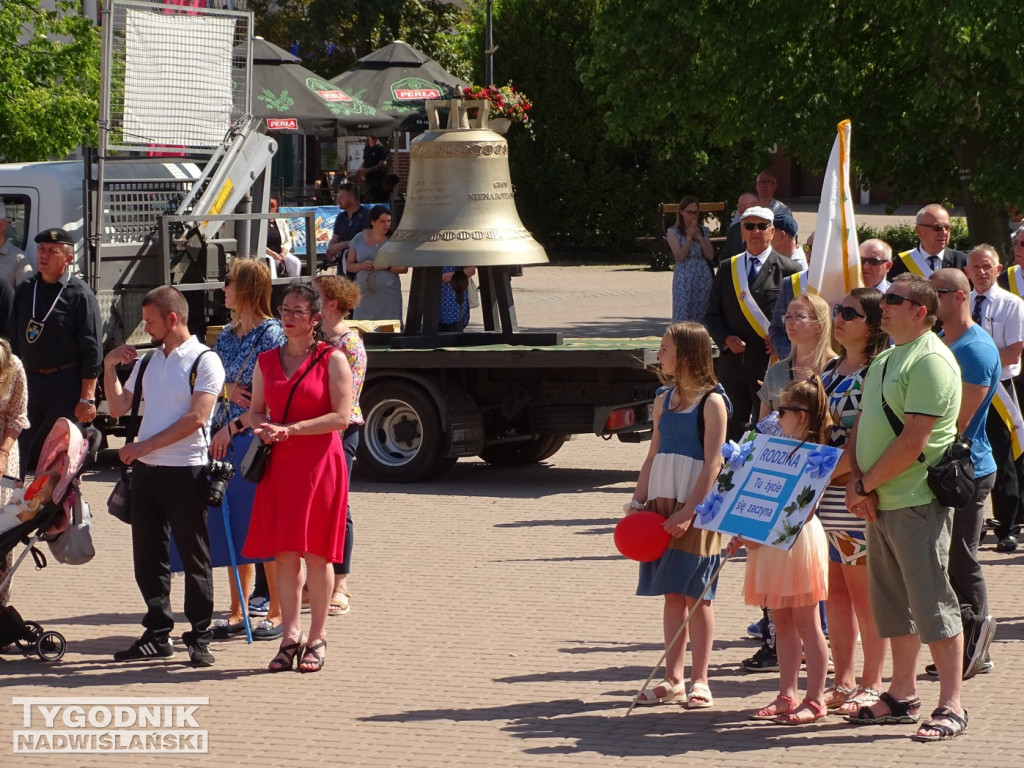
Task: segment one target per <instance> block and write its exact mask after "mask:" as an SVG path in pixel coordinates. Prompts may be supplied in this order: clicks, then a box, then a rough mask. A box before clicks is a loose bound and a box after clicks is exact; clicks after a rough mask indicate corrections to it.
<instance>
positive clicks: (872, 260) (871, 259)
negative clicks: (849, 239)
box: [860, 256, 891, 267]
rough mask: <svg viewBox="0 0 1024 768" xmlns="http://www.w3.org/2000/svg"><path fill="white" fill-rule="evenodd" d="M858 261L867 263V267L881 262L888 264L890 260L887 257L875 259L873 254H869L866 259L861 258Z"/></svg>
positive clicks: (878, 264) (875, 265)
mask: <svg viewBox="0 0 1024 768" xmlns="http://www.w3.org/2000/svg"><path fill="white" fill-rule="evenodd" d="M860 263H861V264H867V265H868V266H869V267H880V266H882V265H883V264H889V263H891V262H890V261H889V260H888V259H876V258H875V257H873V256H869V257H868V258H866V259H861V260H860Z"/></svg>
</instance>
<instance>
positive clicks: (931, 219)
mask: <svg viewBox="0 0 1024 768" xmlns="http://www.w3.org/2000/svg"><path fill="white" fill-rule="evenodd" d="M952 228H953V227H952V225H951V224H950V223H949V211H947V210H946V209H945V208H943V207H942V206H941V205H939V204H938V203H932V204H931V205H926V206H925V207H924V208H922V209H921V210H920V211H918V212H917V237H918V240H919V243H918V246H917V248H914V249H913V250H911V251H904V252H903V253H901V254H900V255H899V257H898V258H896V259H893V263H892V269H891V270H890V271H889V281H890V282H891V281H892V280H893V278H895V277H896V276H897V275H902V274H903V273H904V272H913V273H914V274H915V275H921V277H925V278H927V277H931V274H932V272H934V271H935V270H937V269H942V268H944V267H945V268H952V269H963V268H964V267H966V266H967V254H966V253H964V252H963V251H954V250H953V249H952V248H947V247H946V244H947V243H948V242H949V232H950V230H951V229H952Z"/></svg>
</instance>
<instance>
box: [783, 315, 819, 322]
mask: <svg viewBox="0 0 1024 768" xmlns="http://www.w3.org/2000/svg"><path fill="white" fill-rule="evenodd" d="M811 319H812V318H811V316H810V315H783V316H782V322H784V323H806V322H807V321H808V320H811Z"/></svg>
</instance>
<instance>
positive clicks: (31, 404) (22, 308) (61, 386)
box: [11, 229, 103, 475]
mask: <svg viewBox="0 0 1024 768" xmlns="http://www.w3.org/2000/svg"><path fill="white" fill-rule="evenodd" d="M35 241H36V243H37V244H38V247H37V248H36V261H37V264H38V271H37V272H36V274H35V275H33V276H32V277H31V278H30V279H28V280H25V281H24V282H22V283H21V284H20V285H19V286H18V288H17V289H16V291H15V294H14V313H13V322H12V328H13V332H12V334H11V345H12V346H13V347H14V351H15V352H16V353H17V355H18V356H19V357H20V358H21V361H22V363H23V364H24V366H25V374H26V377H27V379H28V420H29V424H30V426H29V428H28V429H26V430H24V431H23V432H22V433H21V435H20V436H19V437H18V446H19V448H20V453H21V472H22V474H23V475H24V473H25V469H26V468H34V467H35V465H36V461H37V460H38V458H39V450H40V448H42V445H43V441H44V440H45V439H46V436H47V435H48V434H49V433H50V429H51V427H53V425H54V423H55V422H56V421H57V419H59V418H61V417H62V416H63V417H66V418H68V419H71V420H72V421H79V422H81V423H83V424H87V423H89V422H91V421H92V420H93V419H95V418H96V379H97V378H98V377H99V375H100V371H102V370H103V355H102V348H101V338H100V332H101V331H100V307H99V303H98V302H97V301H96V296H95V295H93V292H92V290H90V288H89V286H87V285H86V284H85V283H84V282H82V281H81V280H80V279H78V278H77V277H75V276H74V275H72V274H71V271H72V270H71V262H72V261H73V260H74V258H75V248H74V242H73V241H72V239H71V236H70V235H69V234H68V233H67V232H65V231H64V230H63V229H44V230H42V231H41V232H40V233H39V234H38V235H36V237H35Z"/></svg>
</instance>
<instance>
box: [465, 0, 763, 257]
mask: <svg viewBox="0 0 1024 768" xmlns="http://www.w3.org/2000/svg"><path fill="white" fill-rule="evenodd" d="M483 5H484V3H483V0H478V2H477V3H476V6H477V8H475V9H473V10H476V11H479V7H481V6H483ZM601 5H602V3H601V2H599V0H562V1H561V2H558V3H551V2H546V1H545V0H501V2H499V3H496V4H495V20H494V43H495V45H496V46H497V51H496V52H495V58H494V71H495V79H496V80H497V81H498V82H497V84H498V85H503V84H505V83H506V82H508V81H510V80H511V81H512V82H513V84H514V85H515V87H516V89H517V90H520V91H522V92H523V93H525V94H526V95H527V96H529V97H530V98H531V99H532V100H533V102H534V108H533V110H532V112H531V117H532V120H533V121H534V133H535V135H536V140H531V139H530V138H529V137H528V136H527V135H526V134H525V133H523V132H522V131H519V130H517V129H516V128H513V129H512V130H511V131H509V135H508V137H507V138H508V140H509V145H510V152H509V164H510V169H511V173H512V181H513V183H514V184H515V186H516V205H517V208H518V210H519V213H520V216H521V217H522V219H523V223H524V224H525V226H526V227H527V228H528V229H530V230H531V231H532V232H533V234H534V236H535V237H537V238H538V240H539V241H540V242H542V243H543V244H544V245H545V246H548V247H550V248H553V249H556V250H613V251H622V250H628V249H630V248H631V247H632V245H633V241H634V239H635V238H636V237H637V236H638V235H651V234H653V233H654V215H655V210H656V206H657V204H658V203H659V202H664V201H667V200H678V199H679V197H680V196H681V195H683V194H686V193H691V192H693V193H696V194H697V195H698V196H700V197H701V198H702V199H705V200H718V199H724V196H725V194H726V193H727V192H732V190H734V189H735V188H736V186H737V185H738V184H741V183H742V182H741V181H740V179H743V180H747V179H749V178H750V177H752V174H753V173H754V172H755V171H752V170H751V169H752V168H753V165H756V162H757V160H756V158H755V157H751V156H749V154H748V153H739V152H737V151H736V150H735V149H734V148H732V147H730V148H727V149H724V150H723V149H721V148H717V147H712V148H710V151H709V149H708V148H706V147H705V146H703V145H701V144H699V143H696V142H689V143H687V142H665V141H663V136H665V135H669V134H671V128H672V126H671V122H670V121H669V120H667V119H666V120H665V121H664V122H663V123H661V125H660V128H656V129H653V128H652V129H650V130H644V131H642V132H631V131H615V130H612V128H611V126H610V125H609V124H608V123H607V122H606V121H605V119H604V113H605V111H606V110H605V108H604V107H603V106H602V105H601V103H600V101H599V94H600V93H602V92H603V91H604V90H605V89H608V88H614V87H618V86H619V85H620V84H621V82H622V81H623V80H626V79H628V78H630V77H633V76H635V75H636V74H637V73H635V72H633V71H632V70H629V69H627V70H626V71H624V72H616V73H612V74H610V75H609V76H608V77H604V76H602V77H601V78H600V80H599V81H598V79H595V80H592V81H590V82H591V85H592V86H593V87H592V88H587V87H585V86H584V83H583V79H582V78H583V74H584V73H583V71H582V69H581V61H582V62H585V61H586V60H588V59H589V58H591V57H593V56H594V55H595V45H597V44H599V43H597V42H596V38H595V37H594V36H593V34H592V31H593V30H592V24H593V19H594V15H595V13H596V12H597V11H598V9H599V8H600V7H601ZM623 5H624V4H623ZM471 8H472V5H471ZM623 13H626V15H628V12H627V11H626V10H625V9H623ZM482 18H483V17H482V14H481V13H479V12H476V13H474V20H475V24H476V26H477V28H476V29H475V37H474V39H475V40H477V41H479V48H478V50H479V51H480V53H479V54H478V57H477V59H476V60H475V62H474V64H475V65H476V67H477V80H478V81H479V80H482V70H483V53H482V52H483V34H482V30H480V28H479V27H480V25H482ZM646 76H647V77H650V76H651V75H650V72H648V73H647V74H646ZM631 108H632V109H637V110H646V111H647V116H648V117H649V118H652V119H653V120H654V121H655V122H659V121H660V118H661V117H662V116H663V115H664V109H663V105H662V104H660V103H659V104H637V103H632V104H631ZM737 158H739V161H737ZM748 165H749V166H750V167H747V166H748Z"/></svg>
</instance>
